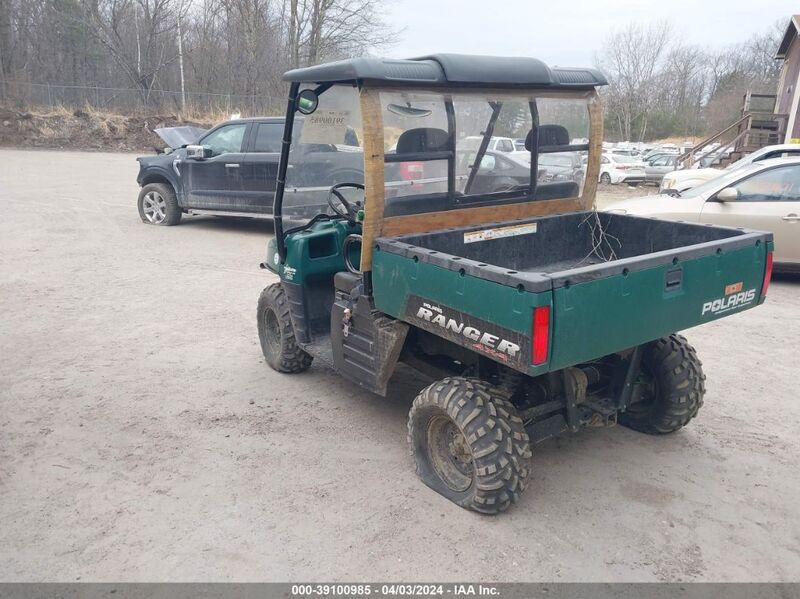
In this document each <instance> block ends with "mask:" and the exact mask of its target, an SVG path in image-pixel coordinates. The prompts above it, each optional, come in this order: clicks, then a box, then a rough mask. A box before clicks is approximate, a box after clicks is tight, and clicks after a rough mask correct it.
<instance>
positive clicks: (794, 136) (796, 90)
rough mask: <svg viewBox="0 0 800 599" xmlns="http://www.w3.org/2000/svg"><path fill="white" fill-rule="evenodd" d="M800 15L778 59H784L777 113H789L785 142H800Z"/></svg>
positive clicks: (790, 25) (790, 22) (795, 16)
mask: <svg viewBox="0 0 800 599" xmlns="http://www.w3.org/2000/svg"><path fill="white" fill-rule="evenodd" d="M799 37H800V15H794V16H792V18H791V19H790V20H789V26H788V27H787V28H786V33H785V34H784V36H783V39H782V40H781V44H780V46H779V47H778V52H777V54H776V55H775V59H776V60H782V61H783V65H782V67H781V78H780V81H779V83H778V97H777V98H776V102H775V114H785V115H788V117H789V119H788V122H787V125H786V139H785V143H800V114H798V113H800V39H799Z"/></svg>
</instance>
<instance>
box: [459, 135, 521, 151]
mask: <svg viewBox="0 0 800 599" xmlns="http://www.w3.org/2000/svg"><path fill="white" fill-rule="evenodd" d="M480 143H481V137H480V136H478V135H470V136H468V137H465V138H464V139H462V140H461V141H459V142H458V145H459V149H465V150H477V149H478V146H479V145H480ZM486 149H487V150H488V151H490V152H505V153H511V152H516V151H517V148H516V146H515V145H514V140H513V139H511V138H510V137H496V136H493V137H491V138H489V145H488V146H487V148H486ZM522 151H523V152H524V151H525V140H524V139H523V140H522Z"/></svg>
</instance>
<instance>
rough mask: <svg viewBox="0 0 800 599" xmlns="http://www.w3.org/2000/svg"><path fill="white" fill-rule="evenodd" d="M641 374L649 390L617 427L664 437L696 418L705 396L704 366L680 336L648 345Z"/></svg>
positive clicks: (622, 415) (627, 411)
mask: <svg viewBox="0 0 800 599" xmlns="http://www.w3.org/2000/svg"><path fill="white" fill-rule="evenodd" d="M642 370H643V373H644V375H645V377H646V378H649V379H650V382H651V384H650V390H649V393H647V394H646V396H645V397H643V398H642V400H641V401H639V402H637V403H634V404H632V405H631V406H629V407H628V409H627V410H626V411H625V412H623V413H622V414H620V415H619V423H620V424H622V425H623V426H627V427H628V428H632V429H634V430H637V431H639V432H642V433H647V434H650V435H664V434H668V433H673V432H675V431H677V430H678V429H680V428H683V427H684V426H686V425H687V424H688V423H689V421H690V420H691V419H692V418H694V417H695V416H697V412H698V411H699V410H700V407H701V406H702V405H703V396H704V395H705V392H706V387H705V380H706V377H705V375H704V374H703V364H702V362H700V359H699V358H698V357H697V352H696V351H695V349H694V348H693V347H692V346H691V345H689V342H688V341H686V338H685V337H683V336H682V335H670V336H669V337H664V338H662V339H658V340H657V341H653V342H652V343H649V344H648V345H647V347H646V348H645V350H644V353H643V355H642Z"/></svg>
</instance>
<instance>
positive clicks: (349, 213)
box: [328, 183, 364, 223]
mask: <svg viewBox="0 0 800 599" xmlns="http://www.w3.org/2000/svg"><path fill="white" fill-rule="evenodd" d="M345 188H352V189H360V190H361V191H364V186H363V185H362V184H361V183H337V184H336V185H334V186H333V187H331V188H330V189H329V190H328V206H330V207H331V210H333V211H334V212H335V213H336V214H338V215H339V216H343V217H344V218H346V219H347V220H349V221H350V222H353V223H354V222H356V220H357V218H358V211H359V210H361V202H355V205H354V204H351V203H350V202H349V201H348V200H347V198H345V197H344V196H343V195H342V194H341V193H340V192H339V190H340V189H345ZM334 197H335V198H336V199H337V200H339V202H340V203H339V204H337V203H336V202H334V200H333V198H334ZM341 207H344V211H342V209H341Z"/></svg>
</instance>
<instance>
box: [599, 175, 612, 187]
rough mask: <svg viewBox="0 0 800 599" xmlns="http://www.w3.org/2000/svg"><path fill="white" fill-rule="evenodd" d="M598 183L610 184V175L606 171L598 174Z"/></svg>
mask: <svg viewBox="0 0 800 599" xmlns="http://www.w3.org/2000/svg"><path fill="white" fill-rule="evenodd" d="M600 183H602V184H603V185H611V175H609V174H608V173H603V174H602V175H600Z"/></svg>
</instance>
